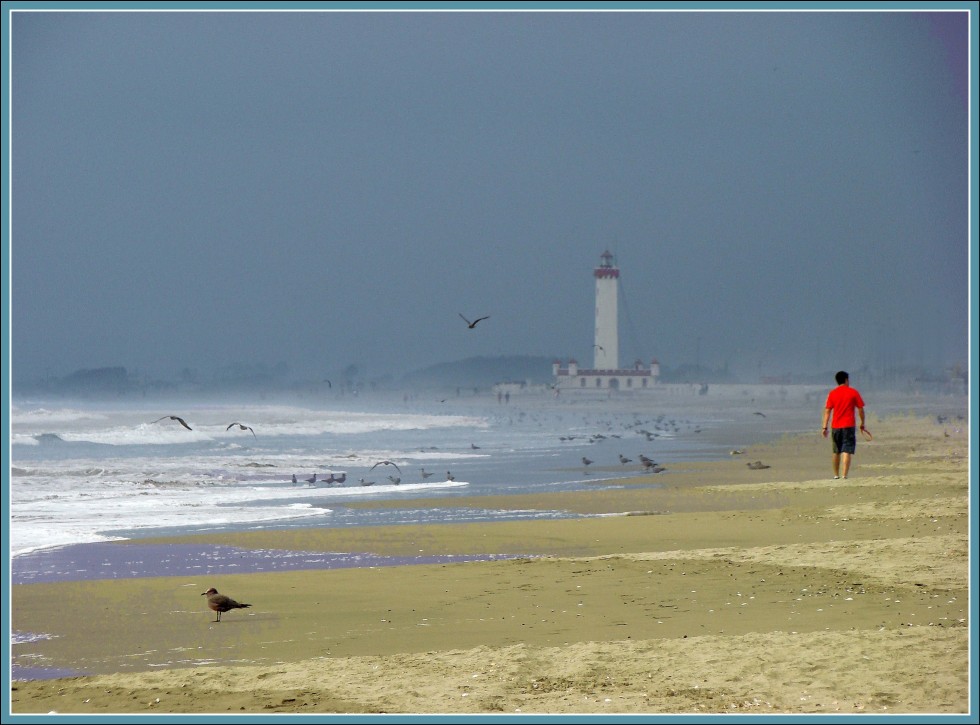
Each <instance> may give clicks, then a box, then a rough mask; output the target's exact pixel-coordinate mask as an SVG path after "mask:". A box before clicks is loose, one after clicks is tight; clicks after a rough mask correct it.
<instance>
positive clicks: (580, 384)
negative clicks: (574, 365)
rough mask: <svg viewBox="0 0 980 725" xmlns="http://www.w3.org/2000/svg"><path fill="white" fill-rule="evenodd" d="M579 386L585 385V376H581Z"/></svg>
mask: <svg viewBox="0 0 980 725" xmlns="http://www.w3.org/2000/svg"><path fill="white" fill-rule="evenodd" d="M579 387H580V388H584V387H585V378H579Z"/></svg>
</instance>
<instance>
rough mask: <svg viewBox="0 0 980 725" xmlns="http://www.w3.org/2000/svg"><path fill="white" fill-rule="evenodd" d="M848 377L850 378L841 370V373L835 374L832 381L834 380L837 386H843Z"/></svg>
mask: <svg viewBox="0 0 980 725" xmlns="http://www.w3.org/2000/svg"><path fill="white" fill-rule="evenodd" d="M849 377H851V376H850V375H848V374H847V373H845V372H844V371H843V370H841V371H840V372H839V373H837V374H836V375H835V376H834V379H835V380H836V381H837V384H838V385H843V384H844V383H846V382H847V379H848V378H849Z"/></svg>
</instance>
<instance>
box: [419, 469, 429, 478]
mask: <svg viewBox="0 0 980 725" xmlns="http://www.w3.org/2000/svg"><path fill="white" fill-rule="evenodd" d="M419 470H421V471H422V480H423V481H424V480H425V479H427V478H428V477H429V476H431V475H432V474H431V473H429V472H428V471H426V470H425V469H424V468H422V469H419Z"/></svg>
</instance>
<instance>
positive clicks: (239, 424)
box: [225, 423, 258, 438]
mask: <svg viewBox="0 0 980 725" xmlns="http://www.w3.org/2000/svg"><path fill="white" fill-rule="evenodd" d="M236 425H237V426H238V427H239V428H241V429H242V430H252V427H251V426H248V425H245V424H243V423H229V424H228V427H227V428H225V430H226V431H229V430H231V429H232V428H234V427H235V426H236ZM252 435H253V436H255V437H256V438H258V436H256V435H255V431H254V430H252Z"/></svg>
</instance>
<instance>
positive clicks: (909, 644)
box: [11, 416, 970, 714]
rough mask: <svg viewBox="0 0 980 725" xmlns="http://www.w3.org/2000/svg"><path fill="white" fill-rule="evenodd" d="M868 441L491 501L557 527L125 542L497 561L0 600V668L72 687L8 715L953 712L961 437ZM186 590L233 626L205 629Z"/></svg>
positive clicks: (15, 704)
mask: <svg viewBox="0 0 980 725" xmlns="http://www.w3.org/2000/svg"><path fill="white" fill-rule="evenodd" d="M874 430H875V435H876V438H875V441H874V442H873V443H865V444H863V445H862V444H860V443H859V448H858V454H857V456H856V457H855V464H854V467H853V468H852V477H851V478H849V479H848V480H839V481H834V480H831V477H830V475H829V470H830V453H829V443H827V442H826V441H824V440H823V439H822V438H820V437H819V436H805V437H802V436H788V437H784V438H783V439H780V440H778V441H776V442H774V443H772V444H766V445H760V446H756V447H752V448H750V449H749V450H748V451H747V453H746V454H745V456H738V457H735V456H733V460H731V461H719V462H712V463H697V462H692V463H688V464H677V465H675V466H672V467H671V474H672V475H671V476H669V477H666V476H665V477H662V478H658V479H657V482H658V483H661V484H664V485H663V487H662V488H651V487H649V486H648V485H646V484H647V483H648V482H649V481H645V479H644V477H638V478H637V479H633V482H632V483H624V485H623V486H622V487H621V488H616V489H605V490H597V491H581V492H578V491H576V492H567V493H549V494H540V495H537V494H535V495H529V496H521V495H517V496H504V497H493V498H494V499H495V500H496V501H495V506H496V507H498V508H508V507H509V508H513V509H514V510H517V509H524V510H530V509H535V508H539V507H540V508H544V507H547V508H549V509H563V510H569V511H575V512H579V513H583V514H587V516H586V517H583V518H569V519H542V520H530V521H527V520H522V521H500V522H485V523H467V524H426V525H410V524H405V525H397V526H385V527H352V528H347V529H328V528H324V529H316V528H312V529H295V530H286V531H283V530H276V531H253V532H237V533H222V534H214V535H199V536H191V537H179V538H176V539H167V538H158V539H140V540H138V541H137V542H135V543H137V544H139V545H141V546H159V547H163V546H167V545H176V544H180V545H195V546H202V547H206V546H237V547H243V548H245V549H249V550H266V549H272V548H275V549H277V550H280V551H282V550H288V551H304V552H306V551H309V552H318V551H319V552H348V553H349V552H357V553H363V554H372V555H377V556H386V557H437V556H445V555H453V556H475V557H479V556H486V555H491V554H492V555H498V556H509V557H512V558H508V559H500V560H494V561H473V562H465V563H444V562H443V563H419V564H410V565H402V566H394V567H380V566H367V567H360V568H346V569H338V568H334V569H310V570H303V571H277V572H258V573H251V572H249V571H247V570H240V571H239V572H238V573H234V574H221V575H207V574H206V573H205V574H200V575H198V574H181V575H178V576H164V577H152V578H134V579H125V580H123V579H115V580H96V581H75V582H58V583H43V584H42V583H38V584H26V585H25V584H19V585H15V586H14V587H13V596H12V601H13V612H12V613H13V624H14V629H15V630H16V631H18V632H26V633H35V634H37V633H44V634H48V635H51V637H52V638H51V639H45V640H37V641H31V642H26V643H22V644H15V645H13V647H12V651H13V656H14V657H13V658H14V661H15V663H18V664H19V665H21V666H23V667H24V668H25V669H26V668H27V667H28V666H33V667H36V666H38V665H43V666H46V667H50V668H51V669H54V670H64V669H70V670H74V671H83V672H91V673H93V674H92V675H89V676H84V677H72V678H60V679H51V680H26V681H17V682H15V683H14V684H13V687H12V691H11V698H12V703H11V704H12V712H14V713H31V712H33V713H37V712H44V713H47V712H52V711H55V712H58V713H69V712H72V713H75V712H77V713H85V712H101V713H112V712H126V713H137V712H138V713H148V712H156V713H162V712H174V713H177V712H184V713H190V712H214V713H219V712H255V713H263V712H266V713H288V712H293V713H301V712H317V713H396V712H397V713H418V712H431V713H506V712H510V713H513V712H523V713H530V712H537V713H548V712H562V713H576V712H581V713H639V712H692V713H693V712H696V713H711V712H733V711H734V712H770V713H774V712H787V713H798V712H849V713H854V712H884V713H889V714H896V713H905V712H914V713H923V712H940V713H961V712H966V708H967V707H968V702H969V672H968V657H967V655H968V644H969V642H968V637H969V631H968V628H967V625H966V622H967V620H968V616H969V612H968V607H969V606H970V600H969V572H968V561H969V560H968V556H969V511H968V484H969V481H968V475H967V474H968V468H967V467H968V458H967V451H968V448H967V446H968V432H967V431H965V430H963V431H960V432H955V433H954V434H953V435H952V436H950V437H947V436H946V433H947V432H946V431H944V429H943V428H942V426H938V425H937V424H936V422H935V421H930V420H928V419H923V418H913V417H910V416H893V417H890V418H887V419H881V420H875V421H874ZM749 458H751V460H756V459H761V460H764V461H765V462H766V463H767V464H769V465H770V466H771V467H770V468H769V469H765V470H759V471H754V470H749V469H748V468H747V467H746V466H745V460H746V459H749ZM659 475H661V476H662V475H663V474H659ZM481 498H482V497H473V499H472V500H471V499H469V498H464V497H461V498H453V505H457V506H463V505H470V506H474V507H476V506H485V505H486V502H485V501H481V500H480V499H481ZM498 499H499V500H498ZM412 503H413V505H416V506H423V505H439V501H438V500H435V499H433V500H425V501H413V502H412ZM359 505H361V504H359ZM363 505H365V506H386V505H396V504H388V503H386V502H370V503H368V502H365V503H364V504H363ZM401 505H404V504H403V502H402V503H401ZM113 546H117V547H119V548H120V549H121V550H125V548H126V547H131V546H132V544H131V542H115V543H114V544H113ZM208 586H216V587H217V588H218V589H219V591H221V592H222V593H227V594H228V595H229V596H232V597H234V598H236V599H238V600H239V601H246V602H250V603H251V604H252V608H250V609H248V610H233V611H231V612H229V613H228V614H226V615H225V616H224V617H223V618H222V621H221V622H220V623H215V622H214V621H213V615H212V614H211V613H209V612H208V611H207V609H206V608H204V607H203V600H202V599H201V597H200V592H202V591H204V590H205V589H206V588H207V587H208ZM66 603H67V604H70V605H71V606H65V604H66ZM804 652H806V653H807V654H806V656H803V655H802V653H804ZM725 653H727V654H725ZM855 661H859V662H862V663H864V664H865V665H867V667H866V668H864V669H862V670H861V671H860V672H858V671H855V669H854V667H853V663H854V662H855ZM886 662H887V663H888V664H887V666H886ZM378 671H381V672H383V673H384V678H383V679H384V682H383V683H379V682H378V677H377V672H378ZM372 672H373V673H375V674H370V673H372ZM100 673H101V674H100ZM923 673H928V676H926V675H924V674H923ZM365 678H368V679H365ZM364 682H369V683H370V684H369V685H368V686H364V685H362V684H360V683H364ZM804 692H805V694H801V693H804ZM157 698H159V700H157ZM239 708H241V710H240V709H239Z"/></svg>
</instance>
